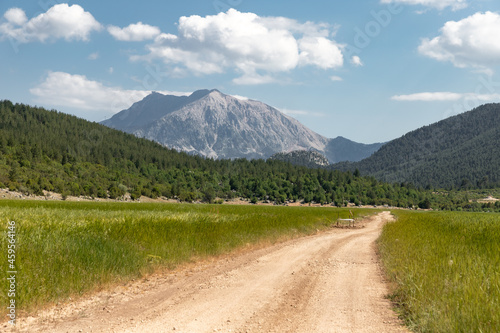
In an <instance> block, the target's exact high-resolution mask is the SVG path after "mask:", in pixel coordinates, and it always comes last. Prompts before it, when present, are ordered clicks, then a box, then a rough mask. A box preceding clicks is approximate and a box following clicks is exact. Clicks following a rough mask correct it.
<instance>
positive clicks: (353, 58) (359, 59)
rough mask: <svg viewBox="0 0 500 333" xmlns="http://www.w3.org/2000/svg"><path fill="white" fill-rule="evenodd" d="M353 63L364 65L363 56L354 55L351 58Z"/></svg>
mask: <svg viewBox="0 0 500 333" xmlns="http://www.w3.org/2000/svg"><path fill="white" fill-rule="evenodd" d="M351 64H353V65H354V66H358V67H359V66H363V62H362V61H361V58H360V57H358V56H352V58H351Z"/></svg>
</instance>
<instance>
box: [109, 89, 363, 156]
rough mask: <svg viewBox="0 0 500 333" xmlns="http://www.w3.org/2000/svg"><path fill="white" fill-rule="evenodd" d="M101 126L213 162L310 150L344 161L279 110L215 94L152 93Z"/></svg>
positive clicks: (326, 142)
mask: <svg viewBox="0 0 500 333" xmlns="http://www.w3.org/2000/svg"><path fill="white" fill-rule="evenodd" d="M102 124H104V125H106V126H108V127H112V128H115V129H119V130H122V131H125V132H128V133H133V134H135V135H136V136H138V137H143V138H146V139H150V140H153V141H156V142H158V143H160V144H162V145H164V146H167V147H169V148H173V149H176V150H178V151H184V152H188V153H193V154H199V155H202V156H205V157H209V158H227V159H233V158H249V159H253V158H264V159H266V158H268V157H270V156H271V155H273V154H275V153H278V152H290V151H295V150H311V149H312V150H316V151H319V152H322V153H324V154H325V155H326V156H327V157H328V158H329V159H330V156H331V157H335V159H334V160H331V162H337V161H338V158H339V157H340V158H342V157H341V156H337V155H338V154H337V153H336V152H329V151H330V150H332V148H333V147H331V145H330V142H331V140H330V139H328V138H325V137H323V136H321V135H319V134H317V133H315V132H313V131H312V130H310V129H308V128H307V127H305V126H304V125H302V124H301V123H300V122H298V121H297V120H295V119H293V118H291V117H289V116H287V115H285V114H283V113H281V112H280V111H278V110H277V109H275V108H273V107H271V106H269V105H266V104H264V103H262V102H259V101H254V100H241V99H238V98H235V97H233V96H229V95H225V94H223V93H221V92H220V91H218V90H215V89H214V90H199V91H195V92H194V93H193V94H192V95H190V96H181V97H178V96H171V95H162V94H159V93H152V94H151V95H149V96H147V97H146V98H144V99H143V100H142V101H140V102H137V103H135V104H134V105H132V106H131V107H130V108H129V109H127V110H123V111H121V112H119V113H117V114H116V115H114V116H113V117H112V118H110V119H108V120H105V121H103V122H102ZM371 153H373V152H371ZM371 153H370V155H371ZM368 156H369V155H368ZM365 157H367V156H365ZM340 160H342V159H340Z"/></svg>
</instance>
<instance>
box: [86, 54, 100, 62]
mask: <svg viewBox="0 0 500 333" xmlns="http://www.w3.org/2000/svg"><path fill="white" fill-rule="evenodd" d="M87 59H89V60H97V59H99V52H94V53H91V54H89V56H88V57H87Z"/></svg>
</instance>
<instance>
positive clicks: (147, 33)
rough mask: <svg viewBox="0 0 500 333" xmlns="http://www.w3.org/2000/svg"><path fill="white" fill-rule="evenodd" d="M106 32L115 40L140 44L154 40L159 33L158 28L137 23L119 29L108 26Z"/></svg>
mask: <svg viewBox="0 0 500 333" xmlns="http://www.w3.org/2000/svg"><path fill="white" fill-rule="evenodd" d="M108 32H109V33H110V34H111V36H113V37H114V38H115V39H117V40H121V41H125V42H141V41H144V40H148V39H154V38H155V37H156V36H158V35H159V34H160V33H161V31H160V28H158V27H154V26H151V25H147V24H143V23H142V22H138V23H136V24H130V25H129V26H128V27H125V28H123V29H122V28H119V27H116V26H113V25H111V26H109V27H108Z"/></svg>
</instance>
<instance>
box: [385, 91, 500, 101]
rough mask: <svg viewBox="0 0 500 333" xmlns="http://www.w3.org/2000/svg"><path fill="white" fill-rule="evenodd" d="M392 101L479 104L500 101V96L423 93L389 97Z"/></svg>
mask: <svg viewBox="0 0 500 333" xmlns="http://www.w3.org/2000/svg"><path fill="white" fill-rule="evenodd" d="M391 99H392V100H394V101H403V102H416V101H419V102H445V101H458V100H466V101H469V100H477V101H480V102H487V101H490V102H491V101H500V94H475V93H452V92H423V93H416V94H409V95H396V96H392V97H391Z"/></svg>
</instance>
